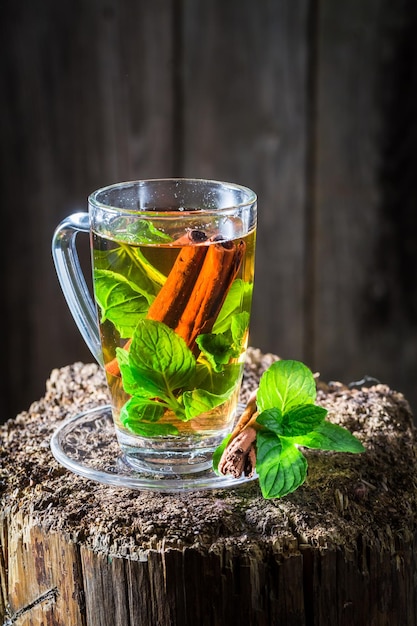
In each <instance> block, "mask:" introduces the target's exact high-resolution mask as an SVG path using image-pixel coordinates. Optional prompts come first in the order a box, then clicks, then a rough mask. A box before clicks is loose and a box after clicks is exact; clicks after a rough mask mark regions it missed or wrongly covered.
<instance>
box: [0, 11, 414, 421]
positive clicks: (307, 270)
mask: <svg viewBox="0 0 417 626" xmlns="http://www.w3.org/2000/svg"><path fill="white" fill-rule="evenodd" d="M0 29H1V37H0V155H1V169H0V172H1V174H0V176H1V187H0V190H1V227H2V236H1V245H0V260H1V263H0V275H1V312H2V322H1V324H2V326H1V328H2V333H1V335H0V341H1V354H2V359H1V378H0V380H1V390H0V391H1V393H0V416H1V419H6V418H9V417H13V416H14V415H15V414H16V413H17V412H18V411H20V410H23V409H26V408H28V406H29V405H30V403H31V402H32V401H33V400H36V399H37V398H39V397H40V396H41V395H43V393H44V387H45V380H46V378H47V377H48V376H49V373H50V371H51V369H53V368H54V367H58V366H62V365H66V364H68V363H72V362H74V361H78V360H84V361H91V360H92V357H91V355H90V353H89V352H88V350H87V348H86V347H85V346H84V344H83V342H82V339H81V338H80V336H79V334H78V330H77V329H76V327H75V324H74V323H73V320H72V318H71V316H70V314H69V312H68V310H67V307H66V304H65V302H64V299H63V296H62V294H61V291H60V288H59V285H58V282H57V279H56V276H55V270H54V268H53V265H52V258H51V253H50V242H51V238H52V234H53V230H54V227H55V226H56V225H57V224H58V222H59V221H60V220H61V219H62V218H64V217H65V216H66V215H68V214H69V213H71V212H73V211H79V210H85V209H86V199H87V196H88V194H89V193H90V192H92V191H93V190H94V189H96V188H98V187H101V186H104V185H107V184H110V183H113V182H117V181H121V180H127V179H133V178H146V177H150V178H154V177H165V176H191V177H208V178H217V179H221V180H229V181H234V182H238V183H242V184H245V185H248V186H250V187H252V188H253V189H254V190H255V191H256V192H257V193H258V196H259V236H258V247H257V266H256V274H257V275H256V288H255V298H254V306H253V317H252V331H251V344H252V345H254V346H257V347H259V348H261V349H262V350H263V351H271V352H275V353H278V354H279V355H281V356H282V357H285V358H297V359H302V360H304V361H305V362H306V363H307V364H308V365H310V366H311V367H312V368H313V369H315V370H319V371H320V372H321V374H322V376H323V377H324V378H325V379H340V380H343V381H345V382H349V381H351V380H357V379H359V378H361V377H362V376H363V375H365V374H369V375H372V376H375V377H377V378H379V379H380V380H382V381H384V382H387V383H389V384H391V385H392V386H394V387H396V388H397V389H399V390H401V391H403V392H404V393H405V394H406V395H407V397H408V398H409V400H410V401H411V403H412V406H413V405H414V411H415V410H416V409H415V407H417V385H416V378H417V375H416V374H417V290H416V281H417V279H416V276H417V210H416V209H417V191H416V182H415V181H416V178H417V158H416V139H417V128H416V117H417V92H416V81H417V38H416V36H415V33H416V32H417V5H416V3H415V1H414V0H396V2H394V3H390V2H389V0H350V1H349V2H343V1H342V0H320V1H319V0H275V1H272V0H257V1H253V0H227V1H226V0H172V1H170V0H152V1H146V0H120V1H117V0H84V1H82V0H60V1H59V2H56V0H36V1H34V0H19V1H18V2H16V1H15V0H1V2H0ZM79 239H80V249H81V254H82V256H83V259H84V260H85V259H87V260H88V252H87V241H85V240H83V241H81V238H79ZM86 263H87V262H86ZM87 265H88V263H87Z"/></svg>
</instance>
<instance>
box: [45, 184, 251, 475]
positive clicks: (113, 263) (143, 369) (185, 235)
mask: <svg viewBox="0 0 417 626" xmlns="http://www.w3.org/2000/svg"><path fill="white" fill-rule="evenodd" d="M88 205H89V211H88V213H74V214H73V215H70V216H69V217H67V218H66V219H64V220H63V221H62V222H61V223H60V224H59V226H58V227H57V229H56V231H55V233H54V237H53V242H52V253H53V259H54V264H55V268H56V271H57V275H58V279H59V281H60V284H61V287H62V290H63V293H64V296H65V298H66V301H67V304H68V306H69V309H70V311H71V313H72V315H73V317H74V320H75V322H76V324H77V326H78V328H79V330H80V332H81V334H82V336H83V338H84V340H85V341H86V343H87V345H88V347H89V349H90V351H91V353H92V354H93V356H94V357H95V359H96V360H97V361H98V363H99V364H100V365H102V366H103V367H104V370H105V373H106V378H107V385H108V389H109V392H110V398H111V411H112V416H113V422H114V426H115V430H116V434H117V440H118V443H119V446H120V448H121V451H122V453H123V458H124V460H125V461H126V462H127V463H128V464H129V466H131V467H133V468H134V469H137V470H139V471H145V472H151V473H152V474H153V475H155V474H159V475H161V477H163V476H164V475H165V476H166V475H171V476H172V475H184V474H185V475H187V474H193V473H195V472H200V471H203V470H206V469H208V468H209V467H211V463H212V454H213V451H214V450H215V448H216V447H217V446H218V445H219V444H220V442H221V441H222V439H223V438H224V437H225V436H226V435H227V434H228V433H229V432H230V431H231V429H232V427H233V424H234V420H235V415H236V411H237V402H238V396H239V391H240V386H241V382H242V375H243V365H244V359H245V351H246V347H247V343H248V330H249V320H250V310H251V301H252V291H253V281H254V257H255V240H256V218H257V199H256V195H255V193H254V192H253V191H251V190H250V189H248V188H246V187H242V186H240V185H236V184H232V183H224V182H217V181H210V180H200V179H185V178H182V179H151V180H139V181H132V182H123V183H119V184H115V185H111V186H108V187H105V188H102V189H99V190H97V191H95V192H94V193H92V194H91V195H90V197H89V199H88ZM78 232H84V233H89V235H90V249H91V261H92V278H93V291H94V301H93V299H92V297H91V295H90V292H89V290H88V288H87V285H86V282H85V279H84V276H83V273H82V270H81V267H80V263H79V259H78V255H77V251H76V246H75V239H76V235H77V233H78Z"/></svg>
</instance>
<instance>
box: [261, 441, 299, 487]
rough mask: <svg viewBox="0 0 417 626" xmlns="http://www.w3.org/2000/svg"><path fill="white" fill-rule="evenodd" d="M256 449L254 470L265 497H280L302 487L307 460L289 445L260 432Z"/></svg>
mask: <svg viewBox="0 0 417 626" xmlns="http://www.w3.org/2000/svg"><path fill="white" fill-rule="evenodd" d="M256 447H257V460H256V471H257V474H258V476H259V485H260V487H261V491H262V495H263V497H264V498H281V497H282V496H285V495H287V494H288V493H291V492H292V491H295V490H296V489H297V487H299V486H300V485H302V484H303V482H304V481H305V478H306V475H307V460H306V458H305V457H304V456H303V454H302V453H301V452H300V451H299V450H298V449H297V448H296V447H295V446H294V445H293V444H292V443H289V442H287V441H286V440H285V439H280V438H279V437H277V436H276V435H275V434H274V433H272V432H268V431H267V432H263V431H260V432H259V433H258V434H257V437H256Z"/></svg>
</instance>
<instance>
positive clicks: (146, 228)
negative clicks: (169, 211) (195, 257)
mask: <svg viewBox="0 0 417 626" xmlns="http://www.w3.org/2000/svg"><path fill="white" fill-rule="evenodd" d="M125 241H129V242H132V243H139V244H149V243H170V242H172V237H170V235H167V234H166V233H164V231H162V230H159V229H158V228H156V227H155V226H154V225H153V224H152V222H150V221H149V220H147V219H143V220H134V221H133V222H132V223H131V224H129V225H128V227H127V228H126V237H125Z"/></svg>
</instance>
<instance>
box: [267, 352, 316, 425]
mask: <svg viewBox="0 0 417 626" xmlns="http://www.w3.org/2000/svg"><path fill="white" fill-rule="evenodd" d="M315 399H316V383H315V380H314V376H313V374H312V372H311V370H310V369H309V368H308V367H307V366H306V365H304V364H303V363H300V362H299V361H291V360H285V361H276V362H275V363H273V364H272V365H271V366H270V367H269V368H268V369H267V370H266V372H264V373H263V374H262V376H261V379H260V381H259V390H258V393H257V403H258V406H259V409H260V410H261V411H264V410H265V409H271V408H274V407H277V408H279V409H280V410H281V411H282V412H283V413H285V412H287V411H289V410H290V409H292V408H293V407H295V406H297V405H299V404H314V402H315Z"/></svg>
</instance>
